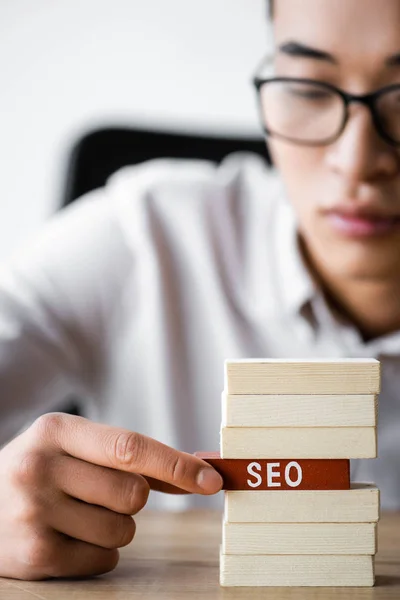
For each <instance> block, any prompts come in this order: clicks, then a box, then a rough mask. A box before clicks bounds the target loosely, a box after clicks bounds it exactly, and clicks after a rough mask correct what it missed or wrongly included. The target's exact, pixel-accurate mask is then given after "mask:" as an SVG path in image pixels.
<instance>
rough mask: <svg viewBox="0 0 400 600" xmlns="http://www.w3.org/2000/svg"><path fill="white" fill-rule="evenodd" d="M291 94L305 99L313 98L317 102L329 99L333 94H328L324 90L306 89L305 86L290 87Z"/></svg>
mask: <svg viewBox="0 0 400 600" xmlns="http://www.w3.org/2000/svg"><path fill="white" fill-rule="evenodd" d="M288 92H289V94H290V95H291V96H294V97H296V98H301V99H304V100H313V101H315V102H317V101H318V102H323V101H326V100H329V99H330V98H331V97H332V95H331V94H328V93H327V92H325V91H323V90H316V89H314V90H312V89H308V90H306V89H304V88H290V89H289V90H288Z"/></svg>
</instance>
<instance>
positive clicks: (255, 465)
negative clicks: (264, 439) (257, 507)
mask: <svg viewBox="0 0 400 600" xmlns="http://www.w3.org/2000/svg"><path fill="white" fill-rule="evenodd" d="M254 469H257V471H261V465H260V463H258V462H252V463H250V464H249V465H247V472H248V474H249V475H252V476H253V477H255V478H256V481H250V479H248V480H247V485H249V486H250V487H252V488H256V487H259V486H260V485H261V482H262V477H261V475H260V473H255V471H254Z"/></svg>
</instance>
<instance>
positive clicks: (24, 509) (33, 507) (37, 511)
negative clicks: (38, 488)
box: [14, 499, 44, 527]
mask: <svg viewBox="0 0 400 600" xmlns="http://www.w3.org/2000/svg"><path fill="white" fill-rule="evenodd" d="M14 514H15V519H16V521H17V522H18V524H23V525H26V526H34V527H37V526H38V525H43V524H44V509H43V507H42V506H41V505H40V503H39V502H35V501H34V500H33V499H26V500H24V501H22V502H20V503H19V505H18V507H16V509H15V512H14Z"/></svg>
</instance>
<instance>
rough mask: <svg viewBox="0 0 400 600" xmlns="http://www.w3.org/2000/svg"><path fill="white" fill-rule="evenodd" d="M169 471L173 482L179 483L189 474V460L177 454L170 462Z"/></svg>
mask: <svg viewBox="0 0 400 600" xmlns="http://www.w3.org/2000/svg"><path fill="white" fill-rule="evenodd" d="M168 472H169V473H170V474H171V480H172V482H173V483H175V484H179V482H181V481H184V480H185V479H186V478H187V476H188V465H187V461H186V460H185V459H184V457H183V456H181V455H178V456H176V457H175V458H173V459H172V460H171V462H170V463H169V465H168Z"/></svg>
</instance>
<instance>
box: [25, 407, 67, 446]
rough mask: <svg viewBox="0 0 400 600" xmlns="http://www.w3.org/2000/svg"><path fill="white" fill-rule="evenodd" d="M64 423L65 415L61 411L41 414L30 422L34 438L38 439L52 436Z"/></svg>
mask: <svg viewBox="0 0 400 600" xmlns="http://www.w3.org/2000/svg"><path fill="white" fill-rule="evenodd" d="M64 423H65V415H64V414H63V413H46V414H45V415H41V416H40V417H38V418H37V419H36V421H35V422H34V423H33V424H32V426H31V429H32V432H33V434H34V436H35V437H36V438H38V439H39V440H40V441H42V440H43V439H48V438H50V437H54V434H55V433H57V431H59V430H60V429H61V427H62V426H63V424H64Z"/></svg>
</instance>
